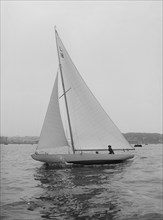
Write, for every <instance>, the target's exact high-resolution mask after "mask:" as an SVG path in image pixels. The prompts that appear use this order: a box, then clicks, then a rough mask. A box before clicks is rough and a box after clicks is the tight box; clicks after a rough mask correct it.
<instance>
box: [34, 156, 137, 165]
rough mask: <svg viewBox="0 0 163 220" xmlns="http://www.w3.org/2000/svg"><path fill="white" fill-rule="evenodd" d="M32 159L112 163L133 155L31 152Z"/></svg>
mask: <svg viewBox="0 0 163 220" xmlns="http://www.w3.org/2000/svg"><path fill="white" fill-rule="evenodd" d="M31 157H32V158H33V159H34V160H37V161H40V162H45V163H72V164H83V165H92V164H114V163H121V162H124V161H126V160H128V159H131V158H133V157H134V155H132V154H32V155H31Z"/></svg>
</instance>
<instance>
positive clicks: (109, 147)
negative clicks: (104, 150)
mask: <svg viewBox="0 0 163 220" xmlns="http://www.w3.org/2000/svg"><path fill="white" fill-rule="evenodd" d="M108 151H109V154H114V151H113V149H112V148H111V146H110V145H109V146H108Z"/></svg>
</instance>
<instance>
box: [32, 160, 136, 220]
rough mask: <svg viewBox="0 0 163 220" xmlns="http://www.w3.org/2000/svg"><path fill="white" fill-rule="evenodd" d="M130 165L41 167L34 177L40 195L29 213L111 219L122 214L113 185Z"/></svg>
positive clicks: (44, 215)
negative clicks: (32, 210)
mask: <svg viewBox="0 0 163 220" xmlns="http://www.w3.org/2000/svg"><path fill="white" fill-rule="evenodd" d="M131 163H132V162H131V161H129V162H126V163H123V164H117V165H107V166H91V167H90V166H87V167H86V166H85V167H74V168H73V167H72V168H67V169H66V168H65V169H64V168H62V169H58V168H57V169H55V167H50V168H47V167H46V166H44V165H43V166H41V167H40V168H38V169H36V172H35V175H34V176H35V180H38V187H40V188H42V190H43V191H42V194H41V195H39V197H37V201H35V204H31V205H30V206H29V209H32V208H35V207H36V208H38V207H40V208H41V210H40V212H41V214H42V217H47V218H57V217H60V218H63V219H71V218H74V219H76V218H78V219H89V218H95V219H102V218H104V219H113V217H115V216H116V213H118V212H119V211H121V204H120V199H119V196H120V195H119V194H118V193H117V189H116V186H114V185H113V181H119V180H120V179H121V178H122V176H123V175H124V173H125V170H126V169H127V167H128V166H130V165H131ZM36 204H37V205H36ZM38 204H39V205H38Z"/></svg>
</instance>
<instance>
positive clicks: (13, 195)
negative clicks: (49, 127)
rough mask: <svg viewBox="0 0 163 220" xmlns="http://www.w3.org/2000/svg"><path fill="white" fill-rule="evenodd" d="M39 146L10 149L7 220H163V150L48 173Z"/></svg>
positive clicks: (6, 156)
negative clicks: (36, 157) (37, 155)
mask: <svg viewBox="0 0 163 220" xmlns="http://www.w3.org/2000/svg"><path fill="white" fill-rule="evenodd" d="M32 152H33V146H28V147H27V146H13V145H12V146H9V145H8V146H5V147H4V148H2V161H1V165H2V166H1V172H2V174H1V177H2V179H1V181H2V197H1V200H2V201H1V219H5V220H14V219H15V220H22V219H28V220H29V219H30V220H40V219H55V220H64V219H67V220H71V219H72V220H76V219H77V220H78V219H79V220H80V219H82V220H88V219H89V220H95V219H100V220H105V219H109V220H112V219H114V220H153V219H154V220H161V219H162V217H163V215H162V146H160V147H153V146H151V147H150V146H148V147H143V148H141V149H137V150H136V151H135V158H134V160H130V161H128V162H125V163H121V164H115V165H103V166H83V167H82V166H76V167H74V166H69V167H67V166H62V167H61V166H60V167H55V166H53V167H49V168H48V167H46V166H45V165H42V163H39V162H37V161H34V160H32V159H31V158H30V154H31V153H32Z"/></svg>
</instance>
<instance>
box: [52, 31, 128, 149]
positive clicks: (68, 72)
mask: <svg viewBox="0 0 163 220" xmlns="http://www.w3.org/2000/svg"><path fill="white" fill-rule="evenodd" d="M56 40H57V49H58V55H59V62H60V68H61V70H62V75H63V80H64V85H65V91H67V92H66V97H67V102H68V109H69V117H70V120H71V126H72V134H73V142H74V146H75V150H89V149H90V150H96V149H107V146H108V145H111V146H112V148H113V149H132V147H131V145H130V144H129V143H128V142H127V140H126V139H125V138H124V136H123V135H122V134H121V132H120V131H119V129H118V128H117V127H116V125H115V124H114V123H113V122H112V120H111V119H110V118H109V116H108V115H107V113H106V112H105V111H104V110H103V108H102V107H101V105H100V104H99V102H98V101H97V100H96V98H95V97H94V95H93V94H92V93H91V91H90V90H89V88H88V87H87V85H86V84H85V82H84V80H83V79H82V77H81V76H80V74H79V72H78V70H77V69H76V67H75V65H74V64H73V62H72V60H71V58H70V56H69V54H68V52H67V51H66V49H65V47H64V45H63V43H62V41H61V39H60V37H59V35H58V33H57V31H56ZM55 119H56V117H55ZM59 123H60V120H59ZM55 125H56V122H55ZM60 126H61V125H60ZM61 130H62V129H61ZM54 133H55V131H53V134H54ZM62 136H63V135H62ZM54 141H55V140H54ZM57 144H59V143H57ZM54 145H56V143H54ZM62 145H63V144H62Z"/></svg>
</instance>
